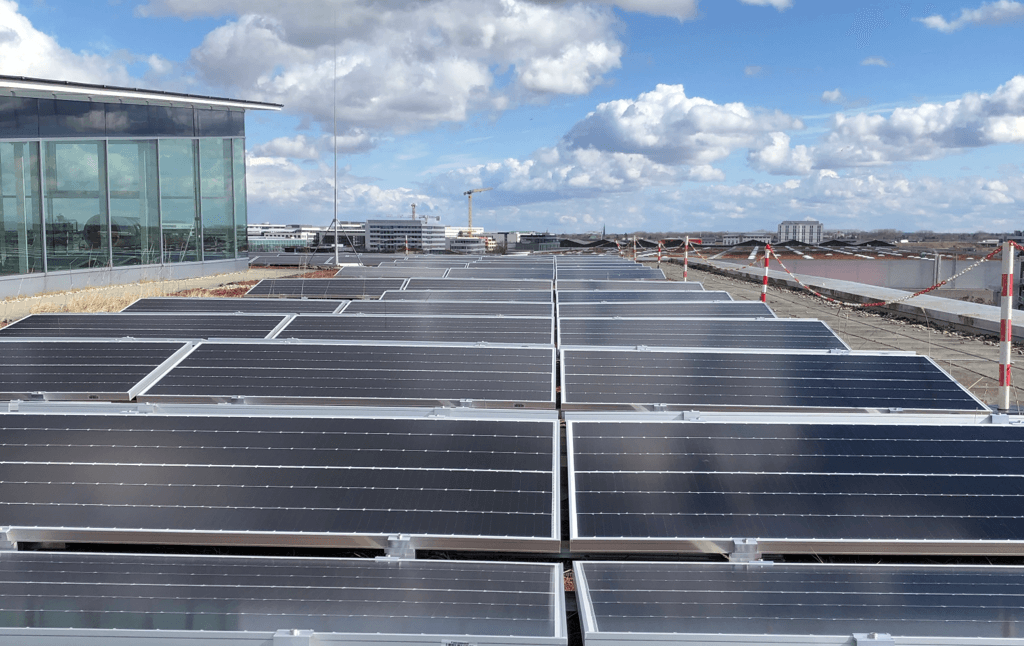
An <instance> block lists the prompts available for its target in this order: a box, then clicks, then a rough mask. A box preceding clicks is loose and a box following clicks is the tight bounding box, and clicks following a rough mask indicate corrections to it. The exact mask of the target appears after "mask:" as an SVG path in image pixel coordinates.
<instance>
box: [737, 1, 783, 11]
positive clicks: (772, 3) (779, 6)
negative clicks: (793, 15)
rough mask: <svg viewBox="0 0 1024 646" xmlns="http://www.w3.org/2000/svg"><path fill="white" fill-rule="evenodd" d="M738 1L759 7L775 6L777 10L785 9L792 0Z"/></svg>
mask: <svg viewBox="0 0 1024 646" xmlns="http://www.w3.org/2000/svg"><path fill="white" fill-rule="evenodd" d="M740 2H742V3H743V4H752V5H756V6H759V7H775V8H776V9H778V10H779V11H785V10H786V9H789V8H790V7H792V6H793V0H740Z"/></svg>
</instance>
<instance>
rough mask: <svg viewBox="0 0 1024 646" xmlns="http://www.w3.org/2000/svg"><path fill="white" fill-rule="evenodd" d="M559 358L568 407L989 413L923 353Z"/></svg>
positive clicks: (662, 353) (576, 354) (602, 353)
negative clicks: (892, 409)
mask: <svg viewBox="0 0 1024 646" xmlns="http://www.w3.org/2000/svg"><path fill="white" fill-rule="evenodd" d="M561 359H562V361H561V368H562V406H563V408H576V409H587V408H591V409H601V408H628V407H632V406H634V405H654V406H659V405H664V406H666V407H669V408H671V409H674V410H679V409H696V410H714V409H739V410H742V409H758V410H770V409H778V408H817V409H890V408H898V409H908V410H935V411H988V407H987V406H985V405H984V404H983V403H982V402H980V401H978V400H977V399H975V398H974V397H973V396H972V395H971V394H970V393H969V392H968V391H967V390H966V389H964V387H963V386H961V385H960V384H958V383H957V382H956V381H954V380H953V379H952V378H951V377H950V376H949V375H947V374H946V373H945V372H943V371H942V370H941V369H940V368H939V367H938V366H936V365H935V363H934V362H932V361H931V359H929V358H928V357H924V356H917V355H897V354H869V353H858V354H854V353H848V354H829V353H825V352H813V351H805V352H803V353H796V352H793V351H788V352H787V351H759V352H726V351H717V352H715V351H685V350H668V349H651V350H647V351H643V352H637V351H635V350H612V349H609V350H604V349H592V350H591V349H566V350H562V352H561Z"/></svg>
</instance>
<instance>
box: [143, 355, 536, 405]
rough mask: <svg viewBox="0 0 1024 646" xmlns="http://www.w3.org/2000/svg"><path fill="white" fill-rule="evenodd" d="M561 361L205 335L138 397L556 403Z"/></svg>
mask: <svg viewBox="0 0 1024 646" xmlns="http://www.w3.org/2000/svg"><path fill="white" fill-rule="evenodd" d="M554 362H555V360H554V350H553V349H550V348H535V347H526V348H524V347H507V346H504V347H503V346H495V345H489V346H480V347H477V346H465V347H424V346H410V345H398V344H396V345H383V344H376V345H373V344H343V343H313V342H309V343H296V342H266V341H264V342H249V343H244V344H242V343H212V342H203V343H200V344H199V346H198V347H197V348H196V350H195V351H194V352H192V353H191V354H190V355H189V356H188V357H186V358H185V359H184V360H183V361H181V362H180V363H179V364H177V365H176V366H175V367H174V368H173V369H172V370H171V371H170V372H168V373H167V374H166V375H165V376H164V377H163V378H162V379H160V380H159V381H158V382H157V383H156V384H155V385H154V386H152V387H151V388H150V389H149V390H147V391H146V392H145V393H143V394H140V395H139V397H140V400H139V401H142V400H143V398H144V399H145V400H147V401H157V400H168V399H170V400H179V401H198V402H208V401H229V400H232V399H233V398H238V397H242V398H245V399H246V400H247V401H249V400H251V401H254V402H263V403H307V402H308V403H359V404H366V403H375V404H403V405H409V404H412V405H423V404H426V405H435V404H438V403H444V402H449V403H450V402H452V401H455V402H458V401H460V400H472V401H473V402H475V403H476V404H478V405H482V406H493V407H530V408H552V407H553V406H554V401H555V399H554Z"/></svg>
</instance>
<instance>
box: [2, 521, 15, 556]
mask: <svg viewBox="0 0 1024 646" xmlns="http://www.w3.org/2000/svg"><path fill="white" fill-rule="evenodd" d="M10 531H11V528H10V527H0V552H7V551H15V550H17V549H18V542H17V541H15V540H13V539H12V538H11V534H10Z"/></svg>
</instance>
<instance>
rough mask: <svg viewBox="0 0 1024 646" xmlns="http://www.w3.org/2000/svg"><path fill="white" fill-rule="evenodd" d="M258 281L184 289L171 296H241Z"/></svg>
mask: <svg viewBox="0 0 1024 646" xmlns="http://www.w3.org/2000/svg"><path fill="white" fill-rule="evenodd" d="M258 282H260V281H258V280H242V281H239V282H237V283H231V284H230V285H223V286H221V287H212V288H209V289H207V288H196V289H185V290H182V291H180V292H175V293H173V294H171V296H187V297H189V298H210V297H215V298H224V297H227V298H241V297H242V296H245V295H246V293H247V292H248V291H249V290H250V289H252V286H253V285H255V284H256V283H258Z"/></svg>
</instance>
